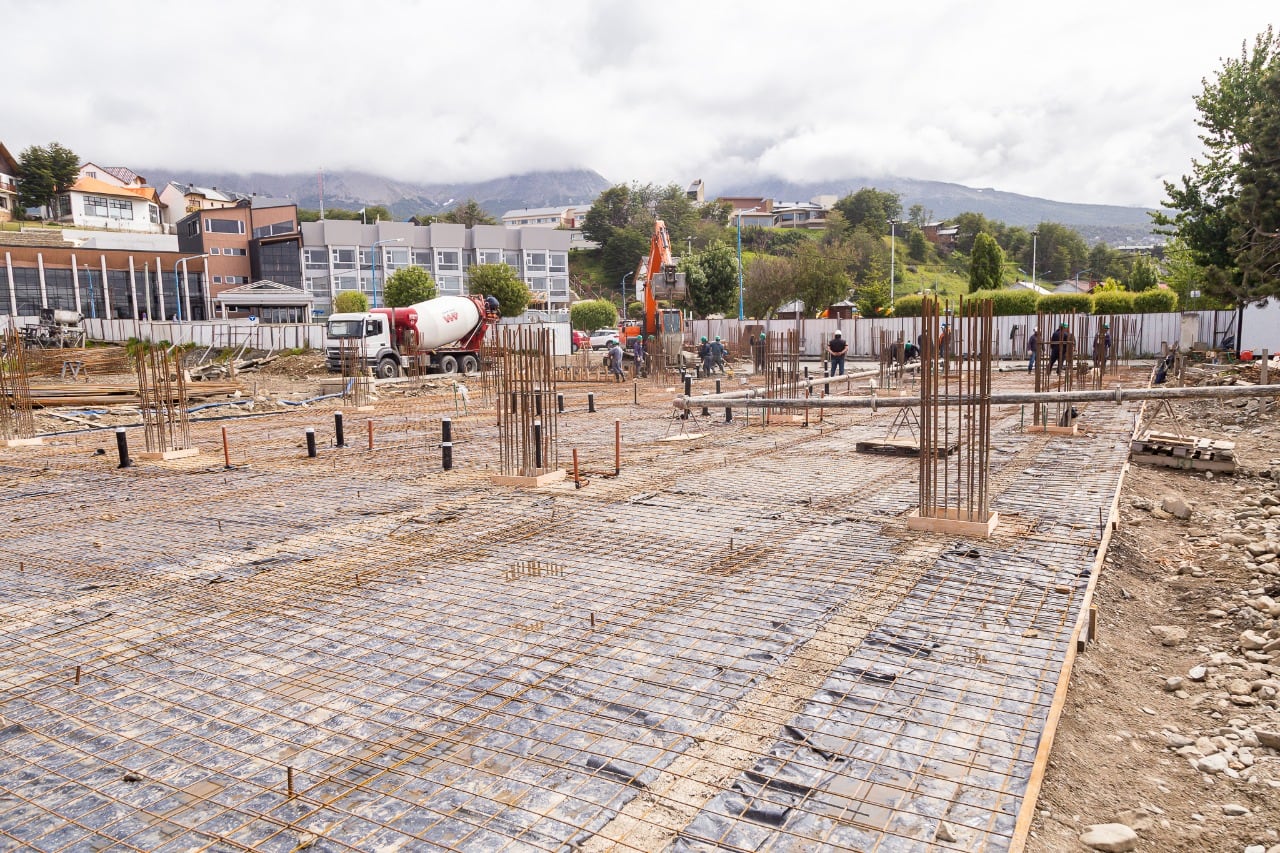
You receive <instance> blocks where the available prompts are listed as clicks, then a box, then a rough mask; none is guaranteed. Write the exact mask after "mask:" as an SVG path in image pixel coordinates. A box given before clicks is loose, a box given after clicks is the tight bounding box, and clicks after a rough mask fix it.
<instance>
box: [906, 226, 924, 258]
mask: <svg viewBox="0 0 1280 853" xmlns="http://www.w3.org/2000/svg"><path fill="white" fill-rule="evenodd" d="M928 256H929V241H928V240H926V239H925V238H924V232H923V231H912V232H911V236H910V237H908V238H907V257H908V258H910V259H911V260H913V261H921V262H923V261H924V259H925V258H927V257H928Z"/></svg>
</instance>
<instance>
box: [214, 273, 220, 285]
mask: <svg viewBox="0 0 1280 853" xmlns="http://www.w3.org/2000/svg"><path fill="white" fill-rule="evenodd" d="M213 283H214V284H222V276H220V275H215V276H214V277H213Z"/></svg>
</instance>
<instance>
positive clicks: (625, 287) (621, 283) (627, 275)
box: [618, 272, 635, 322]
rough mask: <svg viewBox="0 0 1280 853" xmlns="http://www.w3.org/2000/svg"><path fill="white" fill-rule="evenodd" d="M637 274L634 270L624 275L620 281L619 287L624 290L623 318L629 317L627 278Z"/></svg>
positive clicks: (624, 319)
mask: <svg viewBox="0 0 1280 853" xmlns="http://www.w3.org/2000/svg"><path fill="white" fill-rule="evenodd" d="M633 275H635V273H633V272H629V273H626V274H624V275H623V276H622V281H621V282H619V283H618V289H619V290H621V291H622V319H623V321H624V322H625V321H626V319H627V279H629V278H631V276H633Z"/></svg>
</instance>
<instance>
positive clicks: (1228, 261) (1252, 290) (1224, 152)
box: [1152, 26, 1280, 300]
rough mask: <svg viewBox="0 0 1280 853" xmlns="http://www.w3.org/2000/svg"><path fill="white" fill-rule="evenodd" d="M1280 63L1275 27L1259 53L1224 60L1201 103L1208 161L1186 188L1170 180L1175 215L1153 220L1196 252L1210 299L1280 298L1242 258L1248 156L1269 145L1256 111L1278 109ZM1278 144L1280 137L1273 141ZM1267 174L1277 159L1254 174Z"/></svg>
mask: <svg viewBox="0 0 1280 853" xmlns="http://www.w3.org/2000/svg"><path fill="white" fill-rule="evenodd" d="M1278 65H1280V36H1277V35H1276V34H1275V33H1274V32H1273V30H1272V28H1271V27H1270V26H1268V27H1267V29H1266V31H1265V32H1263V33H1260V34H1259V35H1258V36H1257V37H1256V38H1255V39H1254V44H1253V50H1252V51H1250V50H1249V46H1248V43H1247V42H1246V43H1244V44H1242V45H1241V48H1240V57H1239V58H1238V59H1228V60H1226V61H1224V63H1223V67H1222V68H1221V69H1220V70H1219V71H1218V72H1217V74H1216V76H1215V77H1214V78H1213V79H1212V80H1209V79H1205V80H1203V81H1202V82H1203V86H1204V89H1203V91H1202V92H1201V94H1199V95H1198V96H1196V98H1195V104H1196V108H1197V109H1198V110H1199V113H1200V117H1199V118H1198V119H1197V121H1196V123H1197V124H1198V125H1199V126H1200V128H1201V129H1202V131H1203V132H1202V133H1201V135H1200V139H1201V141H1202V142H1203V143H1204V156H1203V159H1198V160H1193V161H1192V164H1191V174H1190V175H1183V176H1182V179H1181V182H1180V184H1174V183H1169V182H1166V183H1165V185H1164V188H1165V194H1166V196H1167V197H1168V198H1167V200H1166V202H1165V206H1166V207H1168V208H1171V209H1173V210H1174V211H1175V213H1174V214H1173V215H1172V216H1170V215H1169V214H1166V213H1162V212H1157V213H1155V214H1153V215H1152V218H1153V220H1154V222H1155V223H1156V225H1158V226H1162V227H1163V228H1164V229H1166V230H1165V231H1164V233H1174V234H1177V235H1178V237H1180V238H1181V240H1182V243H1183V244H1184V245H1185V246H1186V248H1187V250H1188V251H1189V252H1190V253H1191V258H1192V259H1193V260H1194V261H1195V262H1196V263H1197V264H1198V265H1199V266H1201V267H1203V268H1204V270H1205V273H1204V276H1203V287H1204V290H1205V292H1206V293H1207V294H1209V295H1210V296H1217V297H1224V298H1227V299H1231V300H1235V299H1246V300H1247V299H1253V298H1258V297H1260V296H1262V295H1267V294H1268V293H1271V294H1274V293H1276V292H1277V289H1280V285H1276V284H1275V281H1276V280H1275V278H1274V277H1272V279H1271V282H1270V286H1268V282H1267V281H1266V279H1265V278H1258V277H1255V278H1254V280H1253V281H1251V282H1249V283H1248V284H1247V285H1246V283H1245V282H1244V271H1243V270H1242V268H1241V266H1240V263H1239V261H1240V256H1241V253H1242V250H1243V248H1244V244H1243V243H1242V242H1241V238H1242V237H1244V235H1245V233H1246V231H1247V228H1246V227H1242V224H1241V208H1240V207H1239V205H1238V204H1237V200H1238V198H1239V197H1240V189H1241V185H1242V180H1241V166H1242V160H1243V158H1244V156H1245V155H1246V153H1247V152H1250V151H1251V150H1252V149H1253V148H1254V147H1255V146H1257V145H1258V144H1259V143H1262V144H1263V145H1265V144H1266V141H1265V140H1261V139H1257V138H1254V136H1253V134H1254V133H1255V132H1257V131H1258V130H1260V129H1261V128H1263V127H1265V126H1266V125H1267V121H1266V120H1265V118H1263V119H1262V120H1261V121H1258V120H1254V118H1253V116H1254V114H1255V113H1256V112H1265V111H1266V110H1267V109H1268V107H1274V100H1271V102H1270V104H1268V103H1267V101H1268V95H1267V91H1266V90H1267V88H1268V81H1269V79H1270V78H1271V77H1272V76H1273V75H1274V74H1275V72H1276V68H1277V66H1278ZM1273 138H1274V137H1273ZM1258 167H1261V169H1262V171H1263V172H1268V171H1269V172H1272V173H1274V170H1275V169H1276V168H1277V166H1276V164H1275V163H1274V161H1273V162H1272V163H1271V164H1269V165H1268V164H1266V163H1265V162H1262V161H1254V166H1253V167H1252V169H1251V173H1252V174H1251V177H1252V179H1255V180H1256V178H1257V174H1256V172H1255V171H1254V170H1256V169H1257V168H1258Z"/></svg>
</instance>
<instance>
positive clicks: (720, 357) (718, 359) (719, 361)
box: [711, 335, 725, 373]
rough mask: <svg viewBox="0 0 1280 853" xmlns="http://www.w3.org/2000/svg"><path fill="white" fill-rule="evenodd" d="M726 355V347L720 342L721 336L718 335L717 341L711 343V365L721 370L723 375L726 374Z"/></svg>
mask: <svg viewBox="0 0 1280 853" xmlns="http://www.w3.org/2000/svg"><path fill="white" fill-rule="evenodd" d="M724 354H725V346H724V344H723V343H721V342H720V336H719V335H716V339H715V340H714V341H712V342H711V364H712V366H713V367H716V368H719V370H720V372H721V373H724Z"/></svg>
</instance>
